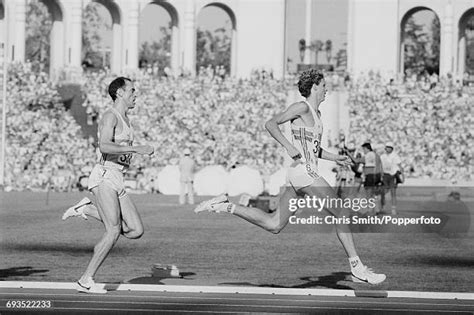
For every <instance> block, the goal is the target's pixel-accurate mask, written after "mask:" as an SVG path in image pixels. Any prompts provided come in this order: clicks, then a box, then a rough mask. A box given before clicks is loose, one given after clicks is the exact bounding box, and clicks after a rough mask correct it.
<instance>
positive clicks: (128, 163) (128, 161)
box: [117, 153, 132, 166]
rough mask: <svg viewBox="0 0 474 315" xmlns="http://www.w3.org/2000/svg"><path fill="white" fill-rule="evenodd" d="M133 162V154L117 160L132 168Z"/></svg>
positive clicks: (122, 156)
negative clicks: (131, 163)
mask: <svg viewBox="0 0 474 315" xmlns="http://www.w3.org/2000/svg"><path fill="white" fill-rule="evenodd" d="M131 160H132V154H131V153H128V154H122V155H120V156H119V157H118V159H117V162H118V163H119V164H121V165H125V166H130V162H131Z"/></svg>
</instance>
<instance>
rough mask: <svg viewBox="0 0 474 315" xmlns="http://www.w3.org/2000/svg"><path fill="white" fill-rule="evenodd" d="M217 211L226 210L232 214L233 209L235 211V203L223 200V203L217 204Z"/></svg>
mask: <svg viewBox="0 0 474 315" xmlns="http://www.w3.org/2000/svg"><path fill="white" fill-rule="evenodd" d="M217 207H218V209H219V211H222V212H228V213H230V214H234V211H235V205H234V204H233V203H230V202H224V203H221V204H219V205H217Z"/></svg>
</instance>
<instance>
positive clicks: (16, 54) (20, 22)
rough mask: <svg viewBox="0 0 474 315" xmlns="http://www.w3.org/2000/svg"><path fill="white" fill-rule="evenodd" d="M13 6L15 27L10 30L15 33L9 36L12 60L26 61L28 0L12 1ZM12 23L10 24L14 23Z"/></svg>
mask: <svg viewBox="0 0 474 315" xmlns="http://www.w3.org/2000/svg"><path fill="white" fill-rule="evenodd" d="M11 6H12V7H13V8H14V10H13V17H12V18H13V23H12V24H14V27H12V29H11V30H10V31H11V32H13V33H10V34H11V35H14V36H10V37H9V38H10V39H11V41H10V42H11V46H10V52H9V54H10V56H11V57H12V58H11V59H10V60H12V59H13V60H14V61H25V43H26V22H25V19H26V0H19V1H14V2H13V1H12V2H11ZM12 24H10V25H12Z"/></svg>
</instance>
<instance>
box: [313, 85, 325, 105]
mask: <svg viewBox="0 0 474 315" xmlns="http://www.w3.org/2000/svg"><path fill="white" fill-rule="evenodd" d="M326 92H327V89H326V80H324V79H322V80H321V81H320V82H319V85H316V84H313V88H312V91H311V93H316V97H317V99H318V100H320V102H322V101H324V100H325V99H326Z"/></svg>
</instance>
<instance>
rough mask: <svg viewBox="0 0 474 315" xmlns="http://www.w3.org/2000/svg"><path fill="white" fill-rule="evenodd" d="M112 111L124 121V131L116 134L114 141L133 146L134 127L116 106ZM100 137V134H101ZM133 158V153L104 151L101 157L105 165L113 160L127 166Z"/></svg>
mask: <svg viewBox="0 0 474 315" xmlns="http://www.w3.org/2000/svg"><path fill="white" fill-rule="evenodd" d="M110 111H111V112H112V113H114V114H115V116H116V117H117V119H118V120H119V121H121V122H122V131H121V132H120V133H119V134H117V133H115V134H114V139H113V142H114V143H116V144H119V145H123V146H131V145H132V143H133V129H132V127H131V125H130V127H129V126H128V125H127V123H126V122H125V120H124V119H123V117H122V115H120V114H119V113H118V112H117V110H115V108H111V110H110ZM99 139H100V135H99ZM131 159H132V153H122V154H110V153H109V154H107V153H102V155H101V157H100V164H102V165H105V164H106V162H113V163H117V164H120V165H122V166H125V167H129V166H130V161H131Z"/></svg>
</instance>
